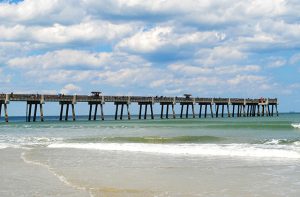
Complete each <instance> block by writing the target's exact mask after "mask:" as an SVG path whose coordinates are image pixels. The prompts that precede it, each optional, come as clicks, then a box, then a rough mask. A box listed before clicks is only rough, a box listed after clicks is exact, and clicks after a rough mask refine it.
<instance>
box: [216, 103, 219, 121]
mask: <svg viewBox="0 0 300 197" xmlns="http://www.w3.org/2000/svg"><path fill="white" fill-rule="evenodd" d="M218 117H219V104H218V105H216V118H218Z"/></svg>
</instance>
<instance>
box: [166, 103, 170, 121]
mask: <svg viewBox="0 0 300 197" xmlns="http://www.w3.org/2000/svg"><path fill="white" fill-rule="evenodd" d="M168 118H169V104H167V112H166V119H168Z"/></svg>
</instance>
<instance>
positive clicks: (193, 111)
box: [192, 103, 196, 118]
mask: <svg viewBox="0 0 300 197" xmlns="http://www.w3.org/2000/svg"><path fill="white" fill-rule="evenodd" d="M192 113H193V118H196V116H195V106H194V103H193V104H192Z"/></svg>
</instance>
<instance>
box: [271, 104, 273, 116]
mask: <svg viewBox="0 0 300 197" xmlns="http://www.w3.org/2000/svg"><path fill="white" fill-rule="evenodd" d="M271 115H272V116H274V105H272V114H271Z"/></svg>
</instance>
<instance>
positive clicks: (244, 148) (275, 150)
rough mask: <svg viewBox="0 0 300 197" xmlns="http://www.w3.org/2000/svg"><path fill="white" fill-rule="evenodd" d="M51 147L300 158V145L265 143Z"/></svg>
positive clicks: (69, 145)
mask: <svg viewBox="0 0 300 197" xmlns="http://www.w3.org/2000/svg"><path fill="white" fill-rule="evenodd" d="M48 148H72V149H89V150H101V151H127V152H141V153H153V154H169V155H183V156H189V155H190V156H229V157H256V158H288V159H300V149H299V147H295V146H288V145H266V144H144V143H56V144H50V145H48Z"/></svg>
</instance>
